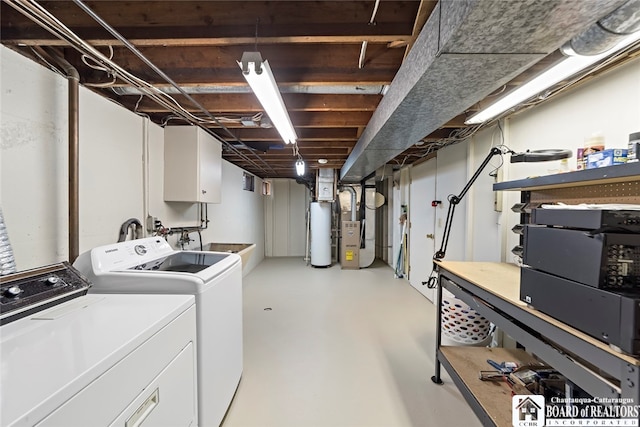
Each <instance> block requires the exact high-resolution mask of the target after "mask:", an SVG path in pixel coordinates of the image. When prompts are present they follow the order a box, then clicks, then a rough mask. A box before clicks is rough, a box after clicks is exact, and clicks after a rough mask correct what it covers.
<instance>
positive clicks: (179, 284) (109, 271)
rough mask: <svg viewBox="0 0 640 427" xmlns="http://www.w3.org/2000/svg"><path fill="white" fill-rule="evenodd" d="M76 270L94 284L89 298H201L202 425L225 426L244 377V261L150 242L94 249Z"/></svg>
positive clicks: (234, 256) (161, 241)
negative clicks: (98, 295)
mask: <svg viewBox="0 0 640 427" xmlns="http://www.w3.org/2000/svg"><path fill="white" fill-rule="evenodd" d="M74 266H75V267H76V268H78V270H80V271H81V272H82V273H83V274H85V275H86V276H87V277H88V279H89V280H90V281H91V282H92V287H91V289H90V290H89V294H98V293H100V294H107V293H108V294H123V293H124V294H189V295H194V296H195V300H196V319H197V322H196V331H197V332H196V333H197V365H198V419H199V425H200V427H214V426H219V425H220V424H221V423H222V420H223V418H224V416H225V414H226V411H227V409H228V408H229V405H230V404H231V401H232V399H233V396H234V394H235V392H236V389H237V387H238V384H239V382H240V377H241V376H242V265H241V261H240V256H239V255H237V254H232V253H218V252H204V251H178V250H174V249H173V248H172V247H171V246H170V245H169V243H167V241H166V240H164V239H163V238H160V237H148V238H144V239H137V240H128V241H124V242H119V243H114V244H111V245H106V246H100V247H97V248H94V249H92V250H91V251H89V252H85V253H83V254H82V255H80V256H79V257H78V259H77V260H76V262H75V263H74Z"/></svg>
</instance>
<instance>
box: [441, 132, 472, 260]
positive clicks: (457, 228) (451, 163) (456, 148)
mask: <svg viewBox="0 0 640 427" xmlns="http://www.w3.org/2000/svg"><path fill="white" fill-rule="evenodd" d="M436 170H437V174H436V200H440V201H442V203H441V204H440V205H439V206H438V207H437V208H436V230H435V231H436V233H435V234H436V251H438V250H439V249H440V243H441V241H442V234H443V231H444V226H445V221H446V218H447V210H448V209H449V201H448V197H449V195H451V194H453V195H458V194H460V191H462V189H463V188H464V186H465V184H466V183H467V146H466V144H455V145H450V146H448V147H445V148H442V149H440V150H438V156H437V157H436ZM466 209H467V199H466V198H463V199H462V201H461V202H460V204H458V206H457V207H456V211H455V215H454V217H453V223H452V227H451V233H450V235H449V244H448V246H447V250H446V256H445V259H447V260H449V261H464V260H466V252H465V251H466V242H465V239H466V228H467V218H466V215H465V212H466Z"/></svg>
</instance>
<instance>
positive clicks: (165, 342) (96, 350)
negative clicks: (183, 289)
mask: <svg viewBox="0 0 640 427" xmlns="http://www.w3.org/2000/svg"><path fill="white" fill-rule="evenodd" d="M23 286H24V284H22V285H20V286H19V288H21V289H24V287H23ZM4 296H5V295H4V294H3V297H4ZM8 297H9V298H14V297H17V298H19V296H11V295H9V296H8ZM195 318H196V313H195V301H194V297H193V296H188V295H85V296H79V297H77V298H75V299H72V300H70V301H66V302H63V303H60V304H58V305H55V306H53V307H50V308H47V309H44V310H40V311H37V312H35V313H31V314H27V315H25V316H22V317H21V318H20V319H17V320H15V321H12V322H11V323H7V324H4V325H2V326H1V327H0V366H1V372H2V378H1V381H0V425H2V426H3V427H22V426H38V427H54V426H55V427H59V426H65V427H74V426H77V427H86V426H129V427H131V426H141V427H144V426H149V427H151V426H166V427H174V426H182V427H193V426H196V425H197V406H196V405H197V399H196V393H197V387H196V378H197V376H196V351H195V341H196V327H195V323H196V319H195Z"/></svg>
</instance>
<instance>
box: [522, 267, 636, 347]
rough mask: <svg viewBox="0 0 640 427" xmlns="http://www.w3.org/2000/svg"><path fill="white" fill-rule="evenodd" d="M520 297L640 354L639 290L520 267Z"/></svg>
mask: <svg viewBox="0 0 640 427" xmlns="http://www.w3.org/2000/svg"><path fill="white" fill-rule="evenodd" d="M520 271H521V275H520V299H521V300H522V301H524V302H526V303H527V304H529V305H530V306H531V307H533V308H535V309H536V310H539V311H541V312H543V313H546V314H548V315H549V316H551V317H554V318H556V319H558V320H560V321H561V322H564V323H566V324H567V325H569V326H572V327H573V328H576V329H578V330H580V331H582V332H584V333H586V334H588V335H591V336H592V337H594V338H596V339H599V340H601V341H603V342H605V343H607V344H610V345H612V346H615V347H617V348H618V349H620V350H621V351H623V352H625V353H629V354H640V290H637V289H635V290H629V291H617V292H611V291H608V290H604V289H598V288H594V287H592V286H587V285H584V284H581V283H578V282H575V281H572V280H568V279H564V278H562V277H557V276H554V275H551V274H548V273H544V272H541V271H536V270H533V269H531V268H526V267H522V268H521V269H520Z"/></svg>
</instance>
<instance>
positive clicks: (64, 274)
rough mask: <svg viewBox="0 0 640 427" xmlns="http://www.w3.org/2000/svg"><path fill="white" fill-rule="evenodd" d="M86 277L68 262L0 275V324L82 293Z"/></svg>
mask: <svg viewBox="0 0 640 427" xmlns="http://www.w3.org/2000/svg"><path fill="white" fill-rule="evenodd" d="M89 286H91V285H90V283H89V281H88V280H87V279H86V278H85V277H84V276H82V275H81V274H80V273H79V272H78V271H77V270H76V269H75V268H73V267H72V266H71V265H70V264H69V263H68V262H63V263H60V264H53V265H49V266H46V267H40V268H37V269H33V270H27V271H22V272H18V273H14V274H10V275H7V276H1V277H0V325H3V324H5V323H9V322H13V321H14V320H18V319H21V318H23V317H25V316H29V315H31V314H33V313H36V312H38V311H41V310H44V309H46V308H49V307H52V306H54V305H57V304H60V303H63V302H65V301H68V300H70V299H73V298H76V297H79V296H81V295H85V294H86V293H87V291H88V290H89Z"/></svg>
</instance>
